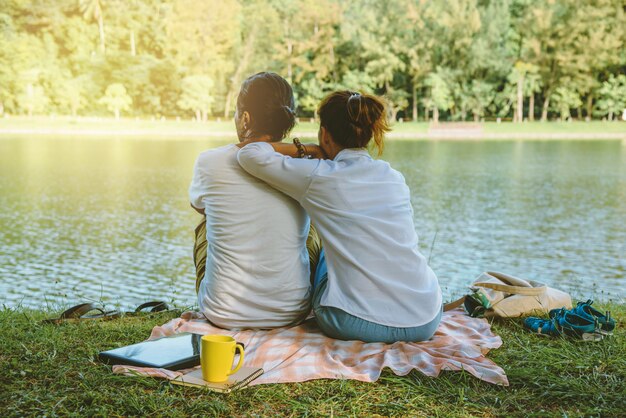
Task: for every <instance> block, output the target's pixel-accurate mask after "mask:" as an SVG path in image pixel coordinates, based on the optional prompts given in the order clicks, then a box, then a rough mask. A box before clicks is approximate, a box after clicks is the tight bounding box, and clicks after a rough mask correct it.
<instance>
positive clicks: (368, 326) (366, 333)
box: [313, 249, 443, 343]
mask: <svg viewBox="0 0 626 418" xmlns="http://www.w3.org/2000/svg"><path fill="white" fill-rule="evenodd" d="M327 285H328V270H327V268H326V256H325V254H324V250H323V249H322V253H321V254H320V260H319V263H318V265H317V271H316V272H315V280H314V282H313V311H314V312H315V317H316V319H317V324H318V325H319V327H320V329H321V330H322V332H323V333H324V334H326V335H327V336H329V337H332V338H335V339H338V340H361V341H365V342H383V343H394V342H396V341H411V342H418V341H426V340H429V339H430V338H431V337H432V336H433V335H434V334H435V331H436V330H437V327H438V326H439V322H440V321H441V315H442V313H443V307H442V310H441V311H439V314H438V315H437V316H436V317H435V319H433V320H432V321H430V322H429V323H427V324H424V325H420V326H418V327H409V328H398V327H390V326H387V325H381V324H377V323H375V322H370V321H366V320H365V319H361V318H359V317H356V316H354V315H351V314H349V313H347V312H345V311H343V310H341V309H339V308H334V307H332V306H322V305H320V300H321V299H322V295H323V294H324V290H325V289H326V286H327Z"/></svg>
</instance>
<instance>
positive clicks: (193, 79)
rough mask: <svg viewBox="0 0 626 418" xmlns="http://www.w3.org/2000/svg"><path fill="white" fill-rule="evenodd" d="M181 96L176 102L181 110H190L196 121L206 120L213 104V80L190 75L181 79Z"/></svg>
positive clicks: (202, 76)
mask: <svg viewBox="0 0 626 418" xmlns="http://www.w3.org/2000/svg"><path fill="white" fill-rule="evenodd" d="M181 86H182V94H181V96H180V100H179V101H178V102H177V103H178V107H180V108H181V109H183V110H191V111H193V112H194V113H195V115H196V119H197V120H200V119H202V120H206V118H207V114H208V113H209V112H210V111H211V105H212V104H213V96H212V95H211V90H212V89H213V80H211V79H210V78H209V77H207V76H204V75H192V76H188V77H185V78H183V81H182V84H181Z"/></svg>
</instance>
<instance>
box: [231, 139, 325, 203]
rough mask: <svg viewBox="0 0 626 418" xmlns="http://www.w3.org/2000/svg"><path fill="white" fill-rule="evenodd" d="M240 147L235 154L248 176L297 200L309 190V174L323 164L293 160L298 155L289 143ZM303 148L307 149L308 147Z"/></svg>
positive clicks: (317, 161)
mask: <svg viewBox="0 0 626 418" xmlns="http://www.w3.org/2000/svg"><path fill="white" fill-rule="evenodd" d="M243 145H244V146H243V148H241V149H240V150H239V152H238V153H237V161H239V165H241V167H242V168H243V169H244V170H246V171H247V172H248V173H249V174H251V175H253V176H255V177H257V178H259V179H261V180H263V181H264V182H266V183H267V184H269V185H270V186H272V187H274V188H275V189H277V190H279V191H281V192H283V193H285V194H286V195H288V196H290V197H292V198H294V199H296V200H297V201H300V200H301V199H302V197H303V196H304V194H305V193H306V191H307V190H308V188H309V186H310V184H311V180H312V175H313V173H314V172H315V171H316V170H317V168H318V167H319V165H320V164H321V161H322V160H319V159H316V158H313V159H305V158H293V156H295V155H297V148H296V146H295V145H292V144H283V143H268V142H253V143H250V144H243ZM305 146H306V147H307V149H308V147H309V144H306V145H305ZM311 149H314V148H313V147H311ZM320 155H321V154H320Z"/></svg>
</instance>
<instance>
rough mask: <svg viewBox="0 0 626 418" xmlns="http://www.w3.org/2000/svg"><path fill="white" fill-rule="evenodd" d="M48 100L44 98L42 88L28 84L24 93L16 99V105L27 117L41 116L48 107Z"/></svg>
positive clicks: (46, 97)
mask: <svg viewBox="0 0 626 418" xmlns="http://www.w3.org/2000/svg"><path fill="white" fill-rule="evenodd" d="M49 101H50V99H49V98H48V96H46V94H45V92H44V90H43V87H41V86H37V85H32V84H31V83H28V84H27V85H26V87H25V88H24V91H23V92H22V93H21V94H20V95H19V96H18V97H17V103H18V104H19V106H20V108H22V109H24V110H25V111H26V112H27V113H28V116H32V115H33V114H41V113H43V112H44V110H45V109H46V107H47V106H48V103H49Z"/></svg>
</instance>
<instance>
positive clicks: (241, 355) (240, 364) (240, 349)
mask: <svg viewBox="0 0 626 418" xmlns="http://www.w3.org/2000/svg"><path fill="white" fill-rule="evenodd" d="M235 350H239V362H237V367H235V368H234V369H232V370H231V371H230V372H229V373H228V376H230V375H231V374H234V373H237V371H238V370H239V369H241V366H242V365H243V357H244V354H243V345H241V344H237V345H236V346H235Z"/></svg>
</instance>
